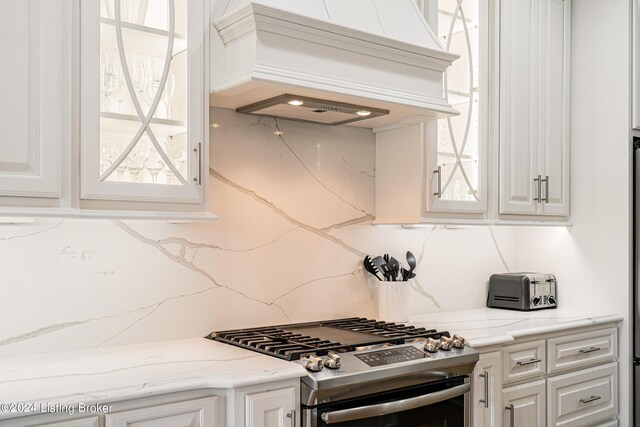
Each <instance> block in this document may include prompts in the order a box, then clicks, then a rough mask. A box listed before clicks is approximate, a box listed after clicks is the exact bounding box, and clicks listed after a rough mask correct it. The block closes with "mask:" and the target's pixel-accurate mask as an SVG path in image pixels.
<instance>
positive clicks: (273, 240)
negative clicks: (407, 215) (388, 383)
mask: <svg viewBox="0 0 640 427" xmlns="http://www.w3.org/2000/svg"><path fill="white" fill-rule="evenodd" d="M212 123H218V124H220V125H221V127H219V128H211V139H212V144H211V170H210V183H211V186H210V187H211V188H210V192H211V195H210V197H211V208H212V211H213V212H215V213H216V214H217V215H219V217H220V219H219V220H218V221H216V222H212V223H186V224H169V223H166V222H159V221H155V222H152V221H102V220H101V221H98V220H91V221H89V220H86V221H85V220H56V219H38V220H37V221H36V223H35V224H27V225H2V226H0V256H1V257H2V276H1V277H2V281H1V283H0V294H1V295H2V298H0V313H2V319H3V321H2V322H0V356H2V355H15V354H24V353H33V352H48V351H57V350H70V349H81V348H90V347H97V346H107V345H117V344H130V343H138V342H143V341H156V340H166V339H177V338H185V337H197V336H204V335H206V334H207V333H209V332H210V331H212V330H215V329H226V328H240V327H249V326H256V325H265V324H281V323H287V322H300V321H307V320H315V319H327V318H337V317H347V316H374V315H375V311H374V305H373V302H372V296H371V294H370V291H369V287H368V284H367V279H366V274H367V273H366V272H364V271H363V269H362V263H361V261H362V258H363V256H364V255H365V254H382V253H385V252H388V253H389V254H391V255H393V256H395V257H396V258H398V259H399V260H404V254H405V252H406V251H407V250H411V251H412V252H413V253H414V254H415V255H416V257H417V258H418V260H419V263H418V268H417V273H418V275H417V280H416V281H415V283H414V285H413V289H412V292H413V298H412V311H413V312H414V313H429V312H436V311H440V310H456V309H463V308H473V307H481V306H483V305H484V304H485V301H486V282H487V279H488V277H489V275H490V274H491V273H493V272H502V271H505V270H508V269H512V270H513V269H514V268H516V267H515V264H516V258H517V247H516V246H517V240H518V239H517V234H518V231H517V230H516V229H515V228H509V227H461V228H446V227H443V226H439V227H416V228H402V227H398V226H372V225H371V221H372V218H373V206H374V200H373V199H374V174H375V171H374V169H373V168H374V138H373V135H372V134H371V132H370V130H367V129H359V128H353V127H347V126H341V127H328V126H322V125H313V124H306V123H299V122H293V121H286V120H276V119H273V118H267V117H257V116H251V115H241V114H236V113H235V112H232V111H229V110H218V109H216V110H214V111H213V112H212ZM276 131H279V132H282V134H281V135H278V134H276V133H275V132H276ZM399 155H401V154H399Z"/></svg>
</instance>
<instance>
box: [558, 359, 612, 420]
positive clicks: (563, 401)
mask: <svg viewBox="0 0 640 427" xmlns="http://www.w3.org/2000/svg"><path fill="white" fill-rule="evenodd" d="M617 372H618V366H617V364H616V363H610V364H608V365H603V366H599V367H597V368H591V369H585V370H582V371H578V372H572V373H570V374H564V375H558V376H556V377H552V378H549V379H548V380H547V399H548V400H549V403H548V405H547V406H548V408H549V419H548V426H549V427H555V426H558V427H560V426H562V427H582V426H588V425H593V424H597V423H598V421H603V420H607V419H611V418H614V417H615V416H616V415H617V413H618V405H617V402H618V398H617V390H618V389H617V387H618V386H617Z"/></svg>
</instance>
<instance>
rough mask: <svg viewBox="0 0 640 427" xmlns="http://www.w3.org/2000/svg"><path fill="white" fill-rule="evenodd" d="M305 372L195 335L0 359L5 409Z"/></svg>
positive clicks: (101, 400)
mask: <svg viewBox="0 0 640 427" xmlns="http://www.w3.org/2000/svg"><path fill="white" fill-rule="evenodd" d="M303 375H306V371H305V369H304V368H303V367H302V366H301V365H298V364H297V363H291V362H287V361H284V360H280V359H277V358H275V357H272V356H267V355H262V354H259V353H256V352H253V351H249V350H243V349H241V348H238V347H234V346H231V345H228V344H222V343H218V342H215V341H211V340H208V339H205V338H194V339H188V340H180V341H166V342H156V343H147V344H138V345H128V346H120V347H105V348H101V349H91V350H83V351H74V352H65V353H51V354H38V355H33V356H21V357H15V358H4V359H0V404H2V403H13V402H21V403H22V402H25V403H26V402H28V403H37V404H44V403H59V404H64V405H73V404H79V403H81V402H82V403H85V404H103V403H109V402H117V401H120V400H127V399H134V398H139V397H148V396H152V395H157V394H164V393H171V392H179V391H185V390H197V389H204V388H233V387H241V386H246V385H254V384H260V383H266V382H274V381H280V380H286V379H292V378H299V377H301V376H303ZM36 407H38V405H36ZM20 415H25V414H17V413H13V414H11V413H6V412H4V413H3V412H2V411H0V419H1V418H8V417H11V416H20Z"/></svg>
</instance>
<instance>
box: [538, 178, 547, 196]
mask: <svg viewBox="0 0 640 427" xmlns="http://www.w3.org/2000/svg"><path fill="white" fill-rule="evenodd" d="M538 178H540V176H539V175H538ZM542 182H544V197H542V195H540V201H541V202H542V203H549V175H547V176H546V177H544V178H542V179H541V180H540V183H542Z"/></svg>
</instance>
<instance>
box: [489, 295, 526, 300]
mask: <svg viewBox="0 0 640 427" xmlns="http://www.w3.org/2000/svg"><path fill="white" fill-rule="evenodd" d="M493 299H494V300H495V301H506V302H520V297H512V296H507V295H494V296H493Z"/></svg>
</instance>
